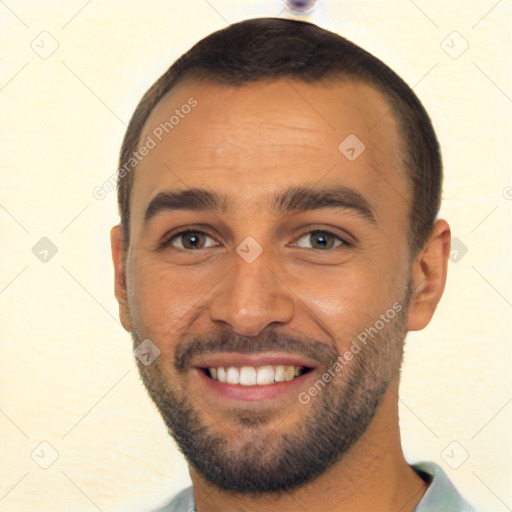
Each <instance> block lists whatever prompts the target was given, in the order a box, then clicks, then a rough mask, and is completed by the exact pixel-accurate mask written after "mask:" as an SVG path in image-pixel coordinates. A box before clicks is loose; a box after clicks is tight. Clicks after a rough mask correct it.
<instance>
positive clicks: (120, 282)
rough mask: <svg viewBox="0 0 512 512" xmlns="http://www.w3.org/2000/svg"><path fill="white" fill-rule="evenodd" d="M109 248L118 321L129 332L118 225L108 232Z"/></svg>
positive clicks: (121, 244)
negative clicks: (112, 264) (112, 265)
mask: <svg viewBox="0 0 512 512" xmlns="http://www.w3.org/2000/svg"><path fill="white" fill-rule="evenodd" d="M110 247H111V250H112V262H113V263H114V293H115V296H116V299H117V302H118V303H119V319H120V320H121V324H122V325H123V327H124V328H125V329H126V330H127V331H128V332H131V330H132V325H131V321H130V315H129V308H128V292H127V287H126V269H125V268H124V261H123V232H122V229H121V226H120V225H117V226H114V227H113V228H112V229H111V230H110Z"/></svg>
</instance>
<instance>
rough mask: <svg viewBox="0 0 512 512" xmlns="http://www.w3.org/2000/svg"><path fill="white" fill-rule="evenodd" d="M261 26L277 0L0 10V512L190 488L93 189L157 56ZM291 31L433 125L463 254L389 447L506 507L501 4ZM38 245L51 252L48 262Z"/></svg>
mask: <svg viewBox="0 0 512 512" xmlns="http://www.w3.org/2000/svg"><path fill="white" fill-rule="evenodd" d="M276 15H280V16H283V17H293V15H291V14H290V13H287V12H286V11H283V6H282V3H281V2H280V1H277V0H273V1H266V0H261V1H240V0H209V1H208V2H207V1H203V0H188V1H184V0H183V1H172V2H171V1H168V2H164V1H145V2H142V1H125V2H121V1H100V0H92V1H89V2H87V1H85V0H81V1H77V2H75V1H68V2H54V1H43V0H41V1H37V2H22V1H14V0H5V1H2V2H0V19H1V22H0V23H1V34H2V35H1V48H2V62H1V69H0V105H1V107H0V108H1V119H2V138H1V147H0V161H1V173H2V174H1V188H0V229H1V241H2V242H1V260H0V261H1V263H0V315H1V317H0V329H1V331H0V339H1V348H0V432H1V438H0V439H1V440H0V511H4V512H7V511H19V512H22V511H34V510H38V511H40V512H45V511H52V512H58V511H69V510H76V511H83V512H88V511H94V510H102V511H105V512H106V511H129V510H144V508H148V507H150V506H153V505H155V504H157V503H159V502H160V501H161V500H163V499H164V498H165V497H167V496H171V495H172V494H174V493H175V492H177V491H178V490H180V489H181V488H183V487H184V486H186V485H188V482H189V480H188V473H187V468H186V465H185V463H184V461H183V460H182V458H181V457H180V455H179V453H178V452H177V449H176V448H175V446H174V444H173V442H172V441H171V439H170V438H169V437H168V435H167V432H166V431H165V429H164V426H163V423H162V421H161V420H160V418H159V416H158V415H157V413H156V410H155V408H154V407H153V405H152V404H151V403H150V401H149V399H148V398H147V396H146V394H145V390H144V389H143V387H142V384H141V382H140V381H139V379H138V375H137V371H136V367H135V364H134V362H133V357H132V354H131V340H130V338H129V335H128V334H127V333H126V332H125V331H124V330H123V329H122V328H121V326H120V324H119V321H118V318H117V304H116V302H115V299H114V295H113V287H112V282H113V271H112V265H111V256H110V246H109V238H108V234H109V229H110V227H111V226H112V225H114V224H115V223H117V222H118V216H117V211H116V196H115V193H114V192H112V193H110V194H108V195H107V197H106V198H105V199H104V200H102V201H99V200H97V199H95V198H94V197H93V196H92V190H93V188H94V187H95V186H98V185H101V184H102V183H103V182H104V181H105V180H106V179H108V177H109V176H110V175H111V174H112V173H113V172H114V171H115V169H116V164H117V153H118V150H119V146H120V143H121V139H122V136H123V133H124V130H125V124H126V123H127V121H128V119H129V117H130V115H131V114H132V112H133V109H134V107H135V105H136V102H137V101H138V99H139V97H140V96H141V95H142V93H143V92H144V91H145V90H146V88H147V87H148V86H149V85H150V84H151V83H152V82H153V81H154V80H155V79H156V78H157V77H158V76H159V75H160V74H161V73H162V72H163V71H164V70H165V69H167V67H168V66H169V65H170V64H171V63H172V61H174V60H175V59H176V58H177V57H178V56H179V55H181V53H182V52H184V51H185V50H187V49H188V48H189V47H190V46H191V45H192V44H193V43H195V42H196V41H198V40H199V39H200V38H202V37H203V36H205V35H206V34H208V33H210V32H212V31H214V30H216V29H219V28H222V27H224V26H225V25H226V23H228V22H229V23H231V22H235V21H238V20H241V19H244V18H248V17H255V16H276ZM304 18H305V19H310V20H312V21H314V22H316V23H318V24H320V25H321V26H324V27H326V28H328V29H331V30H334V31H336V32H338V33H340V34H342V35H344V36H346V37H348V38H349V39H352V40H353V41H354V42H356V43H358V44H360V45H361V46H363V47H364V48H366V49H367V50H369V51H371V52H373V53H374V54H376V55H377V56H378V57H380V58H381V59H383V60H384V61H385V62H387V63H388V64H389V65H390V66H391V67H393V68H394V69H395V70H396V71H397V72H398V73H399V74H401V75H402V76H403V77H404V79H405V80H406V81H407V82H408V83H409V84H410V85H412V86H415V90H416V92H417V94H418V95H419V96H420V98H421V99H422V101H423V102H424V104H425V106H426V108H427V110H428V111H429V112H430V114H431V116H432V118H433V122H434V125H435V127H436V129H437V133H438V136H439V138H440V140H441V143H442V147H443V155H444V162H445V170H446V180H445V187H444V204H443V207H442V215H443V216H444V217H445V218H447V219H448V220H449V222H450V223H451V226H452V229H453V235H454V236H455V237H457V238H458V239H460V240H461V241H462V243H464V245H465V246H466V247H467V249H468V251H467V253H466V254H464V255H463V256H462V257H461V254H462V252H461V251H460V250H459V252H458V255H457V258H458V261H456V262H455V263H451V266H450V269H449V281H448V286H447V290H446V292H445V295H444V297H443V299H442V301H441V304H440V307H439V309H438V312H437V314H436V315H435V318H434V319H433V321H432V323H431V324H430V325H429V326H428V327H427V329H425V330H424V331H422V332H419V333H413V334H411V335H410V336H409V339H408V345H407V354H406V361H405V366H404V370H403V385H402V395H401V425H402V431H403V444H404V449H405V452H406V455H407V457H408V459H409V460H410V461H418V460H424V459H428V460H433V461H436V462H438V463H439V464H441V465H442V466H443V467H444V468H445V469H446V470H447V472H448V473H449V475H450V477H451V478H452V479H453V480H454V482H455V483H456V485H457V486H458V487H459V488H460V490H461V491H462V492H463V494H465V496H466V497H467V498H468V499H469V500H470V501H472V502H473V503H474V504H476V505H478V506H480V507H481V509H482V510H486V511H487V512H490V511H496V512H505V511H506V510H512V496H511V492H510V481H511V478H512V472H511V459H512V457H511V455H512V454H511V436H510V432H511V412H512V403H511V399H512V388H511V382H510V370H511V357H510V341H511V324H512V322H511V316H512V315H511V313H512V286H511V284H512V278H511V268H512V265H511V256H510V255H511V253H512V251H511V249H512V241H511V229H510V228H511V211H512V200H511V198H512V188H511V187H512V173H511V161H512V159H511V156H512V155H511V150H510V146H511V144H510V134H511V132H512V130H511V128H512V122H511V114H512V99H511V98H512V81H511V78H512V75H511V73H510V71H509V69H510V62H511V50H510V49H511V48H512V44H511V40H510V39H511V35H510V33H511V32H510V26H511V22H512V3H511V2H510V0H502V1H499V2H497V1H496V0H490V1H478V2H461V1H452V2H441V1H436V2H433V1H422V0H416V1H415V2H413V1H408V0H404V1H394V2H367V1H362V2H356V1H353V2H341V1H334V0H331V1H329V0H325V1H321V2H320V5H319V7H318V9H317V10H316V11H315V12H313V13H312V14H311V15H310V16H307V17H304ZM43 31H46V32H47V33H48V34H43V35H40V34H41V33H42V32H43ZM453 31H457V32H458V33H459V34H460V36H459V35H457V34H452V32H453ZM462 38H463V39H462ZM54 41H56V43H55V42H54ZM443 41H444V43H443ZM465 41H467V44H469V48H468V49H467V51H465V52H464V53H463V54H462V55H460V56H459V57H458V58H453V57H455V56H457V54H458V53H460V52H461V51H462V50H463V49H464V47H465V44H466V43H465ZM57 43H58V48H57V50H56V51H55V52H54V53H53V54H52V55H47V54H48V53H49V52H50V51H51V50H52V49H53V47H52V45H56V44H57ZM31 44H32V46H31ZM43 57H46V58H43ZM42 237H47V238H49V239H50V240H51V241H52V242H53V244H55V246H56V247H57V249H58V252H57V254H55V255H54V256H53V257H51V258H50V256H51V253H49V254H48V256H47V258H48V261H47V262H42V261H40V260H39V259H38V258H37V257H36V256H35V255H34V254H33V252H32V247H33V246H34V245H35V244H36V243H37V242H38V241H39V240H40V239H41V238H42ZM40 256H41V257H43V255H40ZM454 257H455V255H454ZM41 442H47V443H49V445H50V446H48V445H43V446H39V444H40V443H41ZM454 442H455V444H451V443H454ZM34 450H35V452H34V453H33V458H32V457H31V453H32V452H33V451H34ZM55 453H58V459H57V460H56V461H55V462H54V463H53V464H52V465H51V466H50V467H48V469H42V468H41V467H40V464H43V465H44V464H49V463H50V462H52V456H53V455H54V454H55ZM466 455H467V456H468V458H467V460H465V461H464V458H465V456H466ZM459 464H460V467H458V469H455V467H456V466H457V465H459Z"/></svg>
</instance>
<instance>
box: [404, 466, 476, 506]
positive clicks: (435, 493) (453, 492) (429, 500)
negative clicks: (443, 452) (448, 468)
mask: <svg viewBox="0 0 512 512" xmlns="http://www.w3.org/2000/svg"><path fill="white" fill-rule="evenodd" d="M411 467H412V469H414V471H416V473H418V474H419V475H420V476H421V477H422V478H423V479H424V480H427V481H428V480H430V485H429V487H428V489H427V491H426V492H425V495H424V496H423V498H422V500H421V501H420V503H419V504H418V506H417V508H416V511H415V512H476V510H475V509H474V508H473V507H472V506H471V505H469V503H467V502H466V501H465V500H464V498H463V497H462V496H461V495H460V493H459V491H457V489H456V488H455V486H454V485H453V483H452V482H451V480H450V478H449V477H448V475H447V474H446V473H445V471H444V470H443V468H442V467H441V466H439V464H436V463H435V462H419V463H417V464H412V465H411Z"/></svg>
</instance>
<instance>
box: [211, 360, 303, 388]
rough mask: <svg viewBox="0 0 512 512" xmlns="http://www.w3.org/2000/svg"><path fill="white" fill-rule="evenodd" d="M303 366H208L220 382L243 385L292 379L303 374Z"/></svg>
mask: <svg viewBox="0 0 512 512" xmlns="http://www.w3.org/2000/svg"><path fill="white" fill-rule="evenodd" d="M302 370H303V368H302V367H301V366H285V365H277V366H271V365H266V366H257V367H255V366H242V367H240V368H236V367H234V366H230V367H228V368H224V367H223V366H220V367H218V368H208V371H209V372H210V377H211V378H212V379H213V380H218V381H219V382H227V383H228V384H241V385H242V386H256V385H263V384H272V383H273V382H283V381H287V380H292V379H293V378H294V377H296V376H298V375H300V374H301V372H302Z"/></svg>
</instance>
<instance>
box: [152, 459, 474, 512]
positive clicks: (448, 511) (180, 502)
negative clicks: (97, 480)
mask: <svg viewBox="0 0 512 512" xmlns="http://www.w3.org/2000/svg"><path fill="white" fill-rule="evenodd" d="M411 467H412V468H413V469H414V470H415V471H416V472H417V473H426V474H427V475H429V477H430V478H431V479H432V481H431V482H430V485H429V487H428V489H427V491H426V492H425V494H424V495H423V498H422V499H421V501H420V502H419V503H418V506H417V507H416V510H415V512H476V510H475V509H474V508H473V507H472V506H471V505H469V504H468V503H467V502H466V501H465V500H464V498H463V497H462V496H461V495H460V494H459V492H458V491H457V489H455V487H454V485H453V484H452V482H451V481H450V479H449V478H448V475H447V474H446V473H445V472H444V470H443V468H441V466H439V465H438V464H436V463H435V462H421V463H418V464H413V465H412V466H411ZM420 476H421V475H420ZM154 512H197V511H196V504H195V500H194V489H193V487H187V488H186V489H183V491H181V492H180V493H179V494H177V495H176V496H175V497H174V498H173V499H172V500H171V501H170V502H169V503H168V504H166V505H164V506H163V507H162V508H159V509H158V510H155V511H154Z"/></svg>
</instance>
